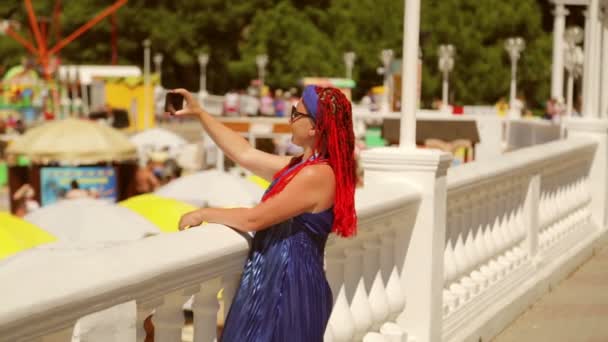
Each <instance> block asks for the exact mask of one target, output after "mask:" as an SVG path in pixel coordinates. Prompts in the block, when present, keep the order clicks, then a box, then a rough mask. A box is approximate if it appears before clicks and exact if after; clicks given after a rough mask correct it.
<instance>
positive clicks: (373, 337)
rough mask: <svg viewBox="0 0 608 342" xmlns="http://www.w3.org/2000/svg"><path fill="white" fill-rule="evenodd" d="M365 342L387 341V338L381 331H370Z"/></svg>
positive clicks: (364, 339)
mask: <svg viewBox="0 0 608 342" xmlns="http://www.w3.org/2000/svg"><path fill="white" fill-rule="evenodd" d="M363 342H386V339H385V338H384V336H382V334H380V333H377V332H370V333H368V334H367V335H365V337H364V338H363Z"/></svg>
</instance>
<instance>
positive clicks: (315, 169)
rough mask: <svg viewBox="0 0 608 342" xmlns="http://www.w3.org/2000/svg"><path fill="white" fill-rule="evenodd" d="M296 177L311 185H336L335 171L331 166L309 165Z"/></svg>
mask: <svg viewBox="0 0 608 342" xmlns="http://www.w3.org/2000/svg"><path fill="white" fill-rule="evenodd" d="M296 177H299V178H301V181H302V182H306V183H310V184H311V185H312V184H316V185H321V186H333V184H335V183H336V179H335V174H334V170H333V169H332V168H331V166H329V164H315V165H309V166H307V167H305V168H303V169H302V171H300V172H299V173H298V175H297V176H296Z"/></svg>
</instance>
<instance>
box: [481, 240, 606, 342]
mask: <svg viewBox="0 0 608 342" xmlns="http://www.w3.org/2000/svg"><path fill="white" fill-rule="evenodd" d="M516 341H517V342H527V341H534V342H545V341H547V342H607V341H608V244H606V245H604V247H603V248H602V249H601V250H599V251H598V253H597V254H596V255H595V256H594V257H592V258H591V259H589V261H587V262H586V263H585V264H583V265H582V266H581V267H580V268H579V269H578V270H577V271H576V272H574V273H573V274H572V275H571V276H570V277H569V278H567V279H565V280H564V281H563V282H562V283H560V284H559V286H557V288H555V289H554V290H553V291H552V292H549V293H548V294H546V295H545V296H544V297H542V298H541V299H540V300H539V301H538V302H537V303H535V304H534V305H533V306H532V307H531V308H530V310H528V312H526V313H524V314H523V315H522V316H520V317H519V318H518V319H517V320H516V321H515V322H514V323H513V324H511V326H509V327H508V328H507V329H505V330H504V331H503V332H502V333H501V334H500V335H499V336H497V337H496V338H495V339H494V340H493V342H516Z"/></svg>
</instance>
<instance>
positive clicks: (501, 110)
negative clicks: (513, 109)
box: [495, 97, 509, 116]
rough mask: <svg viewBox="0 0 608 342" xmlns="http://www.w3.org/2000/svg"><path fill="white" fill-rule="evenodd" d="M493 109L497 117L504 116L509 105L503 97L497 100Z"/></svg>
mask: <svg viewBox="0 0 608 342" xmlns="http://www.w3.org/2000/svg"><path fill="white" fill-rule="evenodd" d="M495 108H496V113H497V114H498V116H506V115H507V112H508V111H509V104H508V103H507V101H506V100H505V98H504V97H501V98H500V99H498V102H496V105H495Z"/></svg>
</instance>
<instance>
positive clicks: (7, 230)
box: [0, 213, 57, 259]
mask: <svg viewBox="0 0 608 342" xmlns="http://www.w3.org/2000/svg"><path fill="white" fill-rule="evenodd" d="M56 240H57V239H56V238H55V237H54V236H53V235H51V234H49V233H47V232H46V231H44V230H42V229H40V228H38V227H36V226H35V225H33V224H31V223H29V222H27V221H24V220H22V219H20V218H18V217H16V216H13V215H11V214H9V213H0V259H4V258H6V257H8V256H10V255H13V254H15V253H18V252H21V251H23V250H26V249H30V248H32V247H36V246H38V245H41V244H43V243H49V242H53V241H56Z"/></svg>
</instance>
